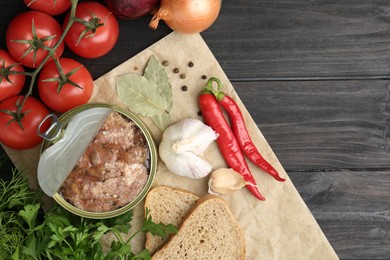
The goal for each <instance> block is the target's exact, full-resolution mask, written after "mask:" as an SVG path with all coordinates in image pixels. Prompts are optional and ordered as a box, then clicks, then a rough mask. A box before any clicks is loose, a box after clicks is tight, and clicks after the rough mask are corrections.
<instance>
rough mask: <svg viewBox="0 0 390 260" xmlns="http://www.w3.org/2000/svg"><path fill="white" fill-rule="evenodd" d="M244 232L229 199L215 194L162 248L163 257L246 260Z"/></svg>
mask: <svg viewBox="0 0 390 260" xmlns="http://www.w3.org/2000/svg"><path fill="white" fill-rule="evenodd" d="M245 253H246V244H245V238H244V234H243V232H242V230H241V228H240V226H239V224H238V221H237V220H236V219H235V217H234V216H233V214H232V213H231V211H230V209H229V207H228V206H227V204H226V203H225V201H224V200H223V199H222V198H220V197H218V196H215V195H207V196H205V197H204V198H202V199H200V200H199V201H198V202H197V203H196V205H195V206H194V207H193V208H192V209H191V211H190V214H189V215H188V216H187V217H186V219H185V220H184V221H183V223H182V225H181V227H180V229H179V231H178V233H177V234H175V235H174V236H172V237H171V239H170V240H169V241H168V243H167V244H165V246H164V247H163V248H161V249H160V250H158V251H157V252H156V253H155V254H154V255H153V256H152V260H160V259H164V260H165V259H169V260H173V259H178V260H179V259H180V260H183V259H191V260H192V259H223V260H230V259H231V260H237V259H245Z"/></svg>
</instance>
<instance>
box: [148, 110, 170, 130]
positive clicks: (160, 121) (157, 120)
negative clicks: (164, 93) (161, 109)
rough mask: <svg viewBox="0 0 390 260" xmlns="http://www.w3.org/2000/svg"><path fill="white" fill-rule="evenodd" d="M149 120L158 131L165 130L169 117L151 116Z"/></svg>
mask: <svg viewBox="0 0 390 260" xmlns="http://www.w3.org/2000/svg"><path fill="white" fill-rule="evenodd" d="M150 119H151V120H152V121H153V123H154V124H155V125H156V126H157V127H158V129H160V130H164V129H165V128H167V126H168V125H169V122H170V116H169V114H168V113H163V114H159V115H155V116H151V117H150Z"/></svg>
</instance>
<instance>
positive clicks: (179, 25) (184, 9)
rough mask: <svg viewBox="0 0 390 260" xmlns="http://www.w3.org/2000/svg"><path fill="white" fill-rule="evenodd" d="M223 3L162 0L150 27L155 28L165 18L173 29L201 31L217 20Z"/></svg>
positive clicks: (195, 0) (218, 1)
mask: <svg viewBox="0 0 390 260" xmlns="http://www.w3.org/2000/svg"><path fill="white" fill-rule="evenodd" d="M221 3H222V0H161V3H160V7H159V9H158V10H157V12H156V13H155V14H154V16H153V18H152V20H151V21H150V23H149V27H150V28H152V29H153V30H155V29H156V28H157V26H158V23H159V21H160V20H163V21H164V22H165V23H166V24H167V25H168V26H169V27H170V28H171V29H172V30H175V31H178V32H182V33H188V34H191V33H200V32H203V31H205V30H206V29H208V28H209V27H210V26H211V25H212V24H213V23H214V22H215V20H216V19H217V17H218V15H219V11H220V9H221Z"/></svg>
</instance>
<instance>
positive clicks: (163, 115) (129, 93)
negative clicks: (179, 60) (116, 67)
mask: <svg viewBox="0 0 390 260" xmlns="http://www.w3.org/2000/svg"><path fill="white" fill-rule="evenodd" d="M115 80H116V83H115V84H116V89H117V93H118V97H119V99H120V100H121V101H122V102H123V103H124V104H125V105H126V106H127V107H128V108H129V109H130V110H131V111H132V112H134V113H136V114H139V115H141V116H145V117H149V118H151V119H152V120H153V122H154V123H155V124H156V126H157V127H158V128H159V129H160V130H164V129H165V128H166V127H167V126H168V124H169V118H170V113H171V110H172V104H173V99H172V87H171V84H170V82H169V78H168V75H167V73H166V72H165V69H164V67H163V66H162V65H161V63H160V62H159V61H158V60H157V59H156V57H155V56H154V55H152V56H151V57H150V59H149V61H148V64H147V65H146V68H145V71H144V75H143V76H141V75H139V74H124V75H121V76H118V77H117V78H116V79H115Z"/></svg>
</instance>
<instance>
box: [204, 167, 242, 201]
mask: <svg viewBox="0 0 390 260" xmlns="http://www.w3.org/2000/svg"><path fill="white" fill-rule="evenodd" d="M245 185H248V182H246V181H245V180H244V178H243V177H242V176H241V175H240V174H239V173H238V172H236V171H235V170H233V169H230V168H220V169H218V170H215V171H214V172H213V173H212V174H211V175H210V179H209V181H208V186H209V188H208V192H209V193H210V194H217V195H222V194H232V193H234V192H236V191H238V190H240V189H241V188H242V187H244V186H245Z"/></svg>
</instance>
